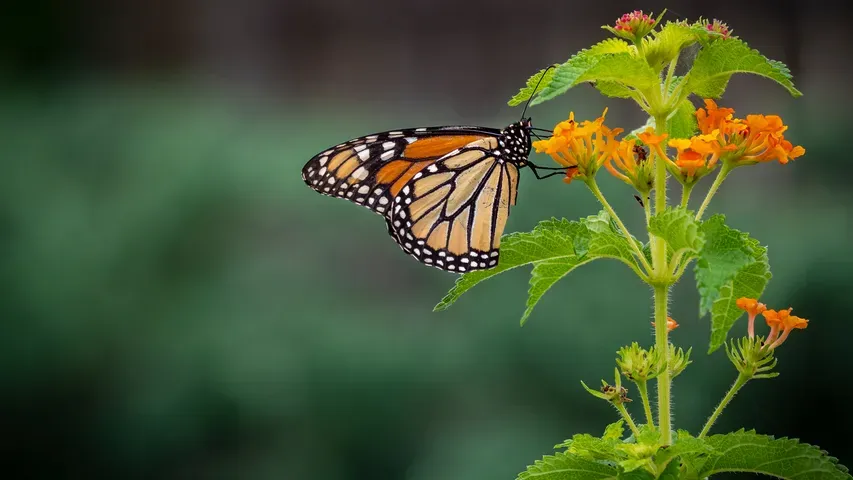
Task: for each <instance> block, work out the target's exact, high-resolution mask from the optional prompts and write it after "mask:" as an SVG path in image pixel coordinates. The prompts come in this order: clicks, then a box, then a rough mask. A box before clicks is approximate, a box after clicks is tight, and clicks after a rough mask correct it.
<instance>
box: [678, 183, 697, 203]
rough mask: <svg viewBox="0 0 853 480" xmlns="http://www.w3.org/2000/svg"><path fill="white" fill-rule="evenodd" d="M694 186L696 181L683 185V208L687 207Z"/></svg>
mask: <svg viewBox="0 0 853 480" xmlns="http://www.w3.org/2000/svg"><path fill="white" fill-rule="evenodd" d="M694 186H696V184H695V183H694V184H690V185H682V186H681V208H687V204H688V203H689V202H690V194H691V193H692V192H693V187H694Z"/></svg>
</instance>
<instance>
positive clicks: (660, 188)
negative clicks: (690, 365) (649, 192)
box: [650, 115, 667, 322]
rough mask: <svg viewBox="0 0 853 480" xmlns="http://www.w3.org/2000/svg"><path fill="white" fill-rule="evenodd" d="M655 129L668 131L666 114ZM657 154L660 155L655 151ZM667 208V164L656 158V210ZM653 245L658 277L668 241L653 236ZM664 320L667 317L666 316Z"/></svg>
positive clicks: (664, 272) (653, 257)
mask: <svg viewBox="0 0 853 480" xmlns="http://www.w3.org/2000/svg"><path fill="white" fill-rule="evenodd" d="M655 130H656V131H657V134H658V135H660V134H661V133H665V132H666V116H665V115H662V116H658V117H655ZM655 156H658V155H657V153H655ZM665 209H666V164H665V163H664V159H662V158H657V159H656V160H655V212H656V213H660V212H663V211H664V210H665ZM650 242H651V247H652V264H653V265H654V273H655V276H657V277H662V276H663V275H665V274H666V270H667V268H666V267H667V265H666V243H664V241H663V239H662V238H658V237H654V236H652V237H651V239H650ZM664 322H666V319H665V318H664Z"/></svg>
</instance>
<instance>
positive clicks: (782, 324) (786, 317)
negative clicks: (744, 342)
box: [762, 308, 809, 350]
mask: <svg viewBox="0 0 853 480" xmlns="http://www.w3.org/2000/svg"><path fill="white" fill-rule="evenodd" d="M791 310H793V309H791V308H788V309H787V310H779V311H778V312H777V311H776V310H766V311H765V312H763V313H762V315H764V319H765V320H766V321H767V325H768V326H770V334H769V335H767V340H765V341H764V345H765V346H767V345H769V348H770V350H773V349H774V348H776V347H778V346H779V345H782V344H783V343H785V340H787V339H788V335H790V334H791V331H793V330H795V329H799V330H802V329H805V328H806V327H808V325H809V321H808V320H806V319H805V318H800V317H797V316H795V315H791ZM780 329H781V332H782V334H781V335H779V331H780ZM777 336H778V338H777Z"/></svg>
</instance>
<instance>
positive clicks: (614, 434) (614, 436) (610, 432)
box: [601, 420, 625, 440]
mask: <svg viewBox="0 0 853 480" xmlns="http://www.w3.org/2000/svg"><path fill="white" fill-rule="evenodd" d="M623 435H625V421H624V420H619V421H617V422H613V423H611V424H610V425H608V426H607V428H605V429H604V435H602V436H601V438H603V439H604V440H621V439H622V436H623Z"/></svg>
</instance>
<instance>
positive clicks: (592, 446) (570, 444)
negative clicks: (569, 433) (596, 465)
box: [554, 433, 624, 460]
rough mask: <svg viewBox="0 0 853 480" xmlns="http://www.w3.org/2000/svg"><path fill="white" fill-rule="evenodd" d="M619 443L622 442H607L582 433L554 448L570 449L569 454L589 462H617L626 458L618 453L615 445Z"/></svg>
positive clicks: (617, 440)
mask: <svg viewBox="0 0 853 480" xmlns="http://www.w3.org/2000/svg"><path fill="white" fill-rule="evenodd" d="M617 443H621V440H619V439H616V440H612V439H611V440H607V439H603V438H596V437H593V436H592V435H590V434H588V433H581V434H577V435H574V436H573V437H572V438H571V440H566V441H565V442H563V443H561V444H559V445H557V446H555V447H554V448H555V449H556V448H563V447H565V448H567V449H568V450H567V453H570V454H572V455H577V456H579V457H582V458H586V459H589V460H616V459H618V458H624V455H622V454H620V453H619V452H617V451H616V448H615V445H616V444H617Z"/></svg>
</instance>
